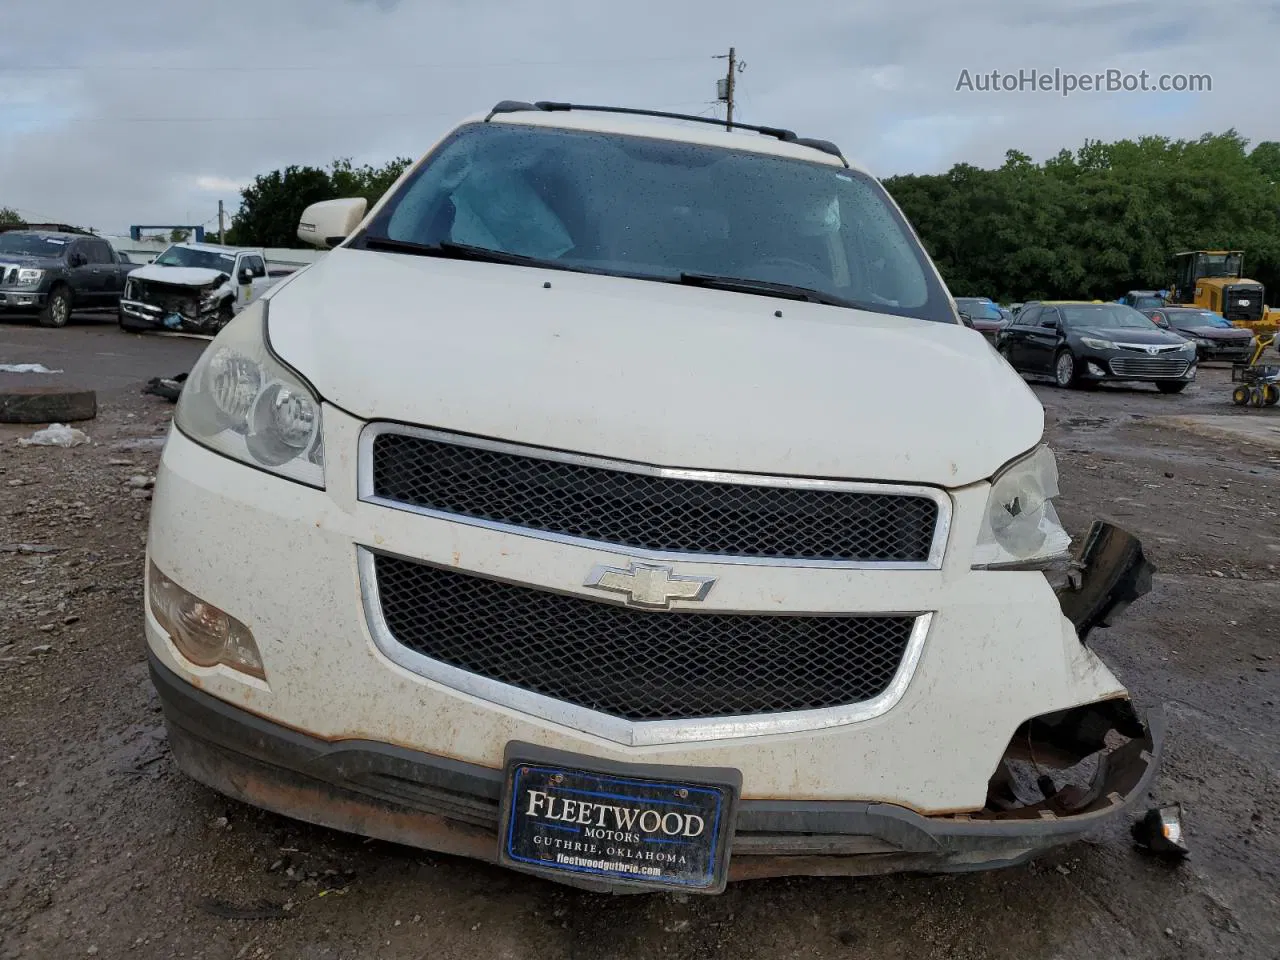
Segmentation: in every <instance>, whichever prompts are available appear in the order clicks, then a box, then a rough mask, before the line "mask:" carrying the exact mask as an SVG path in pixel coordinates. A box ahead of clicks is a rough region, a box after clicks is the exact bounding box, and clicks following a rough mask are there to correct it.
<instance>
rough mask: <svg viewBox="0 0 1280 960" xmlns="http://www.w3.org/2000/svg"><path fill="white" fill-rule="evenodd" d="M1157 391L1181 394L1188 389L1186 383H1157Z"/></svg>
mask: <svg viewBox="0 0 1280 960" xmlns="http://www.w3.org/2000/svg"><path fill="white" fill-rule="evenodd" d="M1156 389H1157V390H1159V391H1160V392H1161V393H1181V392H1182V391H1183V390H1185V389H1187V384H1186V381H1183V382H1182V383H1157V384H1156Z"/></svg>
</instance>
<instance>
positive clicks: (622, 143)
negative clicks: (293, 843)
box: [144, 103, 1163, 893]
mask: <svg viewBox="0 0 1280 960" xmlns="http://www.w3.org/2000/svg"><path fill="white" fill-rule="evenodd" d="M703 121H705V118H703ZM299 236H300V237H301V238H304V239H307V240H310V241H312V242H314V243H315V244H316V245H317V246H323V247H326V248H329V249H330V252H329V253H327V254H326V255H325V256H324V257H323V259H321V260H319V261H318V262H316V263H315V264H314V265H313V266H312V267H309V268H308V269H306V270H305V271H300V272H298V273H297V274H295V275H294V276H293V277H291V278H289V279H288V280H287V281H285V282H284V283H281V284H280V285H279V286H277V287H276V288H275V289H273V290H271V291H270V292H269V293H268V294H267V295H266V296H265V297H262V298H260V299H259V300H258V301H257V302H256V303H253V304H252V305H251V306H250V307H249V308H248V309H246V310H244V311H243V312H242V313H241V314H240V315H239V316H237V317H235V318H234V319H233V320H232V321H231V322H230V323H229V324H228V325H227V326H226V328H225V329H224V330H223V331H222V332H221V333H219V334H218V336H217V337H216V338H215V339H214V341H213V343H211V344H210V345H209V347H208V349H206V350H205V351H204V354H203V356H202V357H201V358H200V360H199V362H197V363H196V365H195V367H194V369H192V371H191V374H190V377H189V378H188V380H187V381H186V384H185V385H184V387H183V389H182V395H181V399H180V400H179V402H178V406H177V410H176V413H175V419H174V428H173V430H172V431H171V432H170V434H169V437H168V441H167V443H166V445H165V449H164V454H163V457H162V460H161V465H160V469H159V473H158V476H157V480H156V487H155V499H154V503H153V505H152V511H151V526H150V536H149V540H148V547H147V572H146V596H145V600H144V604H145V610H146V613H145V624H146V637H147V644H148V650H149V656H150V665H151V676H152V679H153V682H154V683H155V686H156V689H157V691H158V694H159V697H160V702H161V703H162V704H163V708H164V712H165V718H166V722H167V725H168V730H169V744H170V746H171V748H172V750H173V752H174V756H175V758H176V760H177V763H178V766H179V767H180V768H181V769H182V770H183V771H185V772H186V773H188V774H189V775H191V776H192V777H194V778H196V779H197V780H200V781H202V782H204V783H206V784H209V785H211V786H213V787H215V788H217V789H218V790H221V791H222V792H224V793H226V794H228V795H230V796H233V797H235V798H237V799H239V800H242V801H245V802H248V803H252V804H256V805H258V806H261V807H266V808H268V809H272V810H276V811H278V812H281V813H285V814H290V815H292V816H295V817H300V818H302V819H304V820H309V821H312V822H314V823H319V824H324V825H327V826H329V827H334V828H338V829H342V830H348V831H352V832H355V833H362V834H367V835H370V836H375V837H381V838H384V839H386V840H391V841H396V842H399V843H404V844H413V845H417V846H420V847H425V848H429V849H436V850H442V851H445V852H447V853H452V854H462V855H465V856H471V857H477V858H479V859H482V860H489V861H494V862H497V863H501V864H504V865H506V866H508V867H510V868H512V869H516V870H522V871H530V872H533V873H536V874H539V875H542V876H545V877H548V878H552V879H555V880H559V881H561V882H564V883H568V884H573V885H577V886H588V887H591V888H593V889H607V890H617V891H620V892H621V891H635V890H656V889H664V888H665V889H682V890H687V891H690V892H695V891H696V892H701V893H714V892H717V891H720V890H722V889H723V888H724V885H725V883H726V882H727V881H729V880H732V879H735V878H742V879H745V878H752V877H765V876H775V875H785V874H822V875H833V874H860V873H861V874H866V873H882V872H885V871H888V870H892V869H898V870H911V871H920V870H934V871H965V870H973V869H977V868H980V867H997V866H1007V865H1009V864H1014V863H1020V862H1022V861H1024V860H1026V859H1027V858H1029V857H1031V856H1034V855H1035V854H1037V853H1039V852H1041V851H1043V850H1045V849H1047V848H1049V847H1052V846H1054V845H1056V844H1060V843H1064V842H1066V841H1069V840H1071V839H1074V838H1077V837H1079V836H1081V835H1082V834H1084V833H1086V832H1090V831H1093V830H1097V829H1099V828H1100V827H1102V826H1103V825H1105V824H1108V823H1113V822H1114V821H1115V820H1116V818H1118V817H1122V816H1123V815H1124V814H1125V812H1126V810H1127V809H1128V808H1129V807H1130V805H1131V804H1133V803H1136V802H1137V801H1139V800H1140V799H1141V798H1142V797H1144V796H1145V794H1146V792H1147V788H1148V786H1149V785H1150V783H1151V782H1152V777H1153V776H1154V775H1155V771H1156V767H1157V764H1158V762H1159V755H1160V745H1161V739H1162V736H1161V735H1162V730H1163V726H1162V723H1161V720H1160V713H1159V711H1158V708H1157V709H1155V710H1153V711H1149V712H1147V713H1146V718H1145V720H1144V718H1143V714H1142V713H1141V712H1140V711H1138V710H1137V709H1136V708H1135V706H1134V705H1133V703H1132V701H1131V700H1130V697H1129V694H1128V691H1127V690H1126V689H1125V687H1124V685H1123V684H1122V683H1121V682H1120V680H1119V679H1118V678H1117V677H1116V676H1115V674H1113V673H1112V672H1111V670H1110V669H1109V668H1108V667H1107V665H1106V664H1105V663H1104V662H1103V660H1102V659H1101V658H1100V657H1099V656H1098V655H1097V654H1096V653H1095V652H1094V650H1093V648H1092V646H1091V644H1090V631H1091V630H1092V629H1093V628H1094V627H1097V626H1105V625H1108V624H1109V623H1110V622H1111V620H1112V618H1114V617H1115V616H1116V614H1117V613H1118V612H1119V611H1120V610H1121V609H1123V608H1124V606H1125V605H1126V604H1128V603H1129V602H1130V601H1132V600H1134V599H1136V598H1138V597H1140V596H1141V595H1142V594H1143V593H1144V592H1145V591H1146V590H1148V589H1149V587H1150V577H1151V569H1150V566H1149V564H1147V563H1146V561H1145V559H1144V558H1143V555H1142V551H1141V548H1140V546H1139V544H1138V543H1137V542H1136V541H1135V540H1134V539H1133V537H1131V536H1129V535H1128V534H1125V533H1124V532H1123V531H1120V530H1117V529H1116V528H1114V527H1111V526H1108V525H1106V524H1095V525H1094V527H1093V528H1092V529H1091V530H1090V531H1089V533H1088V534H1087V535H1086V536H1085V537H1084V539H1083V540H1082V542H1081V544H1080V547H1079V549H1078V550H1077V551H1076V552H1075V553H1074V554H1073V553H1071V552H1069V547H1070V543H1071V539H1070V537H1069V535H1068V534H1067V532H1066V530H1064V529H1063V527H1062V525H1061V524H1060V523H1059V521H1058V516H1057V514H1056V512H1055V508H1054V499H1055V497H1056V496H1057V495H1058V480H1057V477H1058V474H1057V466H1056V462H1055V459H1054V455H1053V453H1052V452H1051V450H1050V449H1049V448H1048V447H1047V446H1046V445H1045V443H1044V426H1045V423H1044V410H1043V408H1042V407H1041V405H1040V403H1039V401H1038V400H1037V399H1036V397H1035V395H1034V394H1033V393H1032V392H1031V390H1030V389H1029V388H1028V386H1027V385H1026V384H1025V383H1024V382H1023V381H1022V379H1021V378H1020V377H1019V376H1018V374H1017V373H1015V372H1014V370H1013V369H1012V368H1011V367H1010V366H1009V364H1008V363H1006V362H1005V361H1004V360H1003V359H1001V357H1000V356H999V355H998V354H997V353H996V352H995V351H994V350H993V349H991V346H990V345H989V344H988V343H987V342H986V341H985V340H984V339H983V338H982V336H981V335H980V334H979V333H978V332H976V331H975V330H972V329H968V328H967V327H966V326H965V325H963V324H962V322H961V318H960V316H959V314H958V313H957V311H956V306H955V303H954V301H953V299H952V298H951V296H950V294H949V293H948V291H947V289H946V287H945V286H944V284H943V282H942V279H941V277H940V276H939V274H938V272H937V270H936V269H935V268H934V265H933V264H932V263H931V262H930V260H929V258H928V256H927V254H926V253H925V251H924V249H923V248H922V247H921V245H920V242H919V241H918V240H917V238H916V235H915V232H914V231H913V230H912V229H911V227H910V226H909V225H908V224H907V222H906V221H905V220H904V219H903V217H902V214H901V212H900V211H899V209H898V207H897V206H896V205H895V204H894V202H893V200H892V199H891V198H890V196H889V195H888V193H886V191H885V190H884V188H883V187H882V186H881V185H880V184H879V182H877V181H876V180H875V178H873V177H872V176H871V175H870V174H869V173H867V172H865V171H864V170H861V169H859V168H858V167H857V166H856V165H854V164H853V163H851V162H847V161H846V160H845V158H844V156H843V155H842V154H841V152H840V151H839V149H837V148H836V147H835V146H834V145H832V144H830V143H827V142H826V141H820V140H808V139H802V138H799V137H797V136H796V135H795V134H793V133H790V132H789V131H786V130H778V129H772V128H764V127H753V128H739V127H735V128H734V129H733V130H731V131H727V130H725V129H723V126H721V127H716V126H715V125H714V124H709V123H706V122H700V121H699V118H696V117H687V118H681V119H680V120H675V119H673V118H671V117H670V116H653V117H636V116H634V115H633V114H632V113H620V112H613V111H610V110H609V109H607V108H600V107H573V106H570V105H567V104H521V103H503V104H499V105H498V106H497V107H495V108H494V109H493V110H492V111H491V112H490V113H489V114H488V116H485V115H483V114H481V115H479V116H477V117H475V118H474V119H473V120H470V121H468V122H466V123H464V124H462V125H461V126H459V127H458V128H457V129H455V130H454V131H453V132H451V133H450V134H449V135H448V136H447V137H445V139H444V140H443V141H441V143H440V144H438V145H437V146H436V147H435V148H434V149H432V150H431V151H430V153H428V154H427V156H426V157H425V158H424V159H423V160H421V161H420V162H419V163H417V164H416V165H414V166H413V167H412V168H410V169H409V170H408V171H406V173H405V175H404V176H403V177H402V178H401V180H400V181H399V182H398V183H397V184H396V185H395V186H393V187H392V188H391V189H390V190H389V191H388V192H387V194H386V195H385V196H384V197H383V198H382V200H381V201H380V202H379V203H378V204H376V205H375V206H374V207H373V208H372V210H368V211H366V203H365V201H364V200H361V199H349V200H331V201H327V202H325V203H321V204H317V205H314V206H312V207H310V208H309V209H308V210H307V211H306V212H305V213H304V214H303V215H302V220H301V222H300V224H299ZM904 358H905V360H904ZM922 384H926V385H928V388H927V389H920V388H919V387H920V385H922ZM844 889H845V888H841V890H842V891H843V890H844Z"/></svg>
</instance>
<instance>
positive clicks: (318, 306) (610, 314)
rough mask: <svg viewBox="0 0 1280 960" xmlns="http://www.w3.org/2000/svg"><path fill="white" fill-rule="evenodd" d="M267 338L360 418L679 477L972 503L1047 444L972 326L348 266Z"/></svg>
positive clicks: (392, 265) (344, 257) (1013, 382)
mask: <svg viewBox="0 0 1280 960" xmlns="http://www.w3.org/2000/svg"><path fill="white" fill-rule="evenodd" d="M777 311H780V312H781V313H782V317H777V316H775V312H777ZM269 336H270V339H271V346H272V348H273V349H274V350H275V352H276V353H277V354H278V355H279V356H280V357H281V358H282V359H283V360H284V361H285V362H286V363H289V364H290V365H292V366H293V367H294V368H295V369H296V370H298V371H299V372H300V373H301V374H303V375H304V376H305V377H307V378H308V379H309V380H310V382H311V383H312V384H313V385H314V386H315V387H316V389H317V390H318V391H319V393H320V394H321V396H323V397H324V398H325V399H326V400H327V401H329V402H331V403H333V404H335V405H337V406H338V407H341V408H343V409H344V410H346V411H348V412H349V413H351V414H353V415H355V416H357V417H360V418H362V419H386V420H398V421H402V422H406V423H412V424H419V425H424V426H430V427H436V428H439V429H443V430H451V431H456V432H461V433H469V434H474V435H478V436H483V437H489V438H493V439H501V440H507V441H512V442H516V443H523V444H529V445H536V446H545V447H550V448H554V449H557V450H566V451H573V452H577V453H585V454H594V455H597V456H602V457H612V458H617V459H623V460H631V461H637V462H640V463H647V464H657V465H661V466H668V467H684V468H694V469H706V470H731V471H745V472H754V473H766V474H778V475H792V476H806V477H826V478H842V479H851V480H855V479H863V480H886V481H900V482H908V483H910V482H915V483H924V484H931V485H937V486H949V487H956V486H961V485H964V484H968V483H973V482H975V481H978V480H982V479H985V478H987V477H990V476H991V475H992V474H993V473H994V472H995V471H996V470H998V469H999V468H1000V467H1001V466H1002V465H1003V464H1005V463H1007V462H1008V461H1009V460H1011V459H1013V458H1014V457H1017V456H1018V455H1020V454H1022V453H1024V452H1026V451H1027V450H1029V449H1031V448H1032V447H1034V446H1035V444H1036V443H1037V442H1039V440H1040V438H1041V435H1042V433H1043V430H1044V410H1043V408H1042V407H1041V405H1040V403H1039V401H1038V400H1037V399H1036V398H1035V395H1034V394H1033V393H1032V392H1031V389H1030V388H1029V387H1028V386H1027V385H1026V383H1024V382H1023V380H1022V379H1021V377H1019V376H1018V375H1017V374H1015V373H1014V372H1013V370H1012V369H1011V368H1010V367H1009V366H1008V364H1007V363H1005V361H1004V360H1003V359H1002V358H1001V357H1000V356H999V355H997V354H996V352H995V351H994V350H993V349H992V348H991V346H990V344H989V343H988V342H987V341H986V340H985V339H984V338H983V337H981V336H979V335H977V334H975V332H974V331H972V330H969V329H967V328H965V327H963V326H960V325H959V324H955V325H951V324H942V323H935V322H930V321H925V320H913V319H907V318H902V317H889V316H884V315H880V314H875V313H867V312H862V311H854V310H849V309H845V308H840V307H831V306H825V305H822V304H811V303H801V302H796V301H792V300H781V299H777V298H772V297H763V296H756V295H752V294H742V293H729V292H722V291H715V290H707V289H699V288H693V287H682V286H679V285H677V284H666V283H658V282H652V281H644V280H627V279H620V278H616V277H604V276H597V275H590V274H581V273H569V272H564V271H557V270H537V269H531V268H527V267H518V266H509V265H499V264H490V263H476V262H468V261H458V260H444V259H438V258H431V257H415V256H407V255H403V254H394V253H382V252H372V251H364V250H352V249H348V248H339V249H336V250H333V251H332V252H330V253H329V254H328V255H327V256H325V257H324V258H323V259H322V260H320V261H318V262H316V263H315V264H313V265H311V266H310V267H309V268H308V269H307V270H306V271H305V272H304V273H301V274H298V275H297V277H296V279H294V280H292V281H291V282H289V283H286V284H283V285H282V286H280V287H277V288H276V291H275V292H274V293H273V294H272V295H270V321H269ZM908 367H909V369H910V376H909V377H907V376H905V375H904V373H905V372H906V370H907V368H908Z"/></svg>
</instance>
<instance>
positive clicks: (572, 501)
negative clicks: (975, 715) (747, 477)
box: [372, 433, 939, 563]
mask: <svg viewBox="0 0 1280 960" xmlns="http://www.w3.org/2000/svg"><path fill="white" fill-rule="evenodd" d="M372 469H373V493H374V495H375V496H377V497H380V498H383V499H385V500H388V501H394V502H397V503H403V504H407V505H410V506H414V507H421V508H425V509H429V510H433V511H437V512H440V513H445V514H451V515H455V516H461V517H470V518H473V519H477V520H484V521H489V522H494V523H502V524H506V525H510V526H515V527H523V528H526V529H530V530H538V531H543V532H546V533H551V534H557V535H560V536H567V537H573V538H577V539H581V540H587V541H593V542H599V543H606V544H614V545H621V546H627V547H635V548H640V549H645V550H653V551H661V552H676V553H688V554H703V555H715V556H726V557H758V558H774V559H795V560H812V561H863V562H882V563H883V562H916V563H923V562H927V561H928V560H929V559H930V548H931V547H932V545H933V538H934V531H935V528H936V526H937V524H938V519H939V517H938V504H937V502H936V501H935V500H934V499H933V498H931V497H928V496H922V495H919V494H906V493H888V492H886V493H867V492H852V491H845V490H831V489H811V488H801V487H769V486H756V485H750V484H743V483H728V482H720V481H718V480H717V481H709V480H700V479H689V478H687V477H671V476H662V475H658V474H656V473H638V472H630V471H626V470H616V469H609V468H607V467H601V466H590V465H584V464H582V463H570V462H565V461H562V460H550V459H544V458H542V457H535V456H528V455H524V454H517V453H511V452H506V451H498V450H493V449H487V448H481V447H476V446H463V445H461V444H458V443H448V442H444V441H441V440H437V439H431V438H427V437H423V436H417V435H407V434H400V433H380V434H378V435H377V436H376V438H375V439H374V442H373V468H372Z"/></svg>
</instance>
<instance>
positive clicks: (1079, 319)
mask: <svg viewBox="0 0 1280 960" xmlns="http://www.w3.org/2000/svg"><path fill="white" fill-rule="evenodd" d="M1058 309H1059V310H1060V311H1061V313H1062V319H1063V322H1065V323H1066V325H1067V326H1068V327H1098V328H1100V329H1103V330H1127V329H1129V328H1131V327H1132V328H1134V329H1138V330H1152V329H1157V328H1156V325H1155V323H1154V322H1153V321H1152V320H1151V319H1150V318H1149V317H1144V316H1143V315H1142V314H1140V313H1139V312H1138V311H1137V310H1135V309H1133V307H1126V306H1125V305H1124V304H1122V303H1091V304H1080V305H1072V306H1063V307H1059V308H1058Z"/></svg>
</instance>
